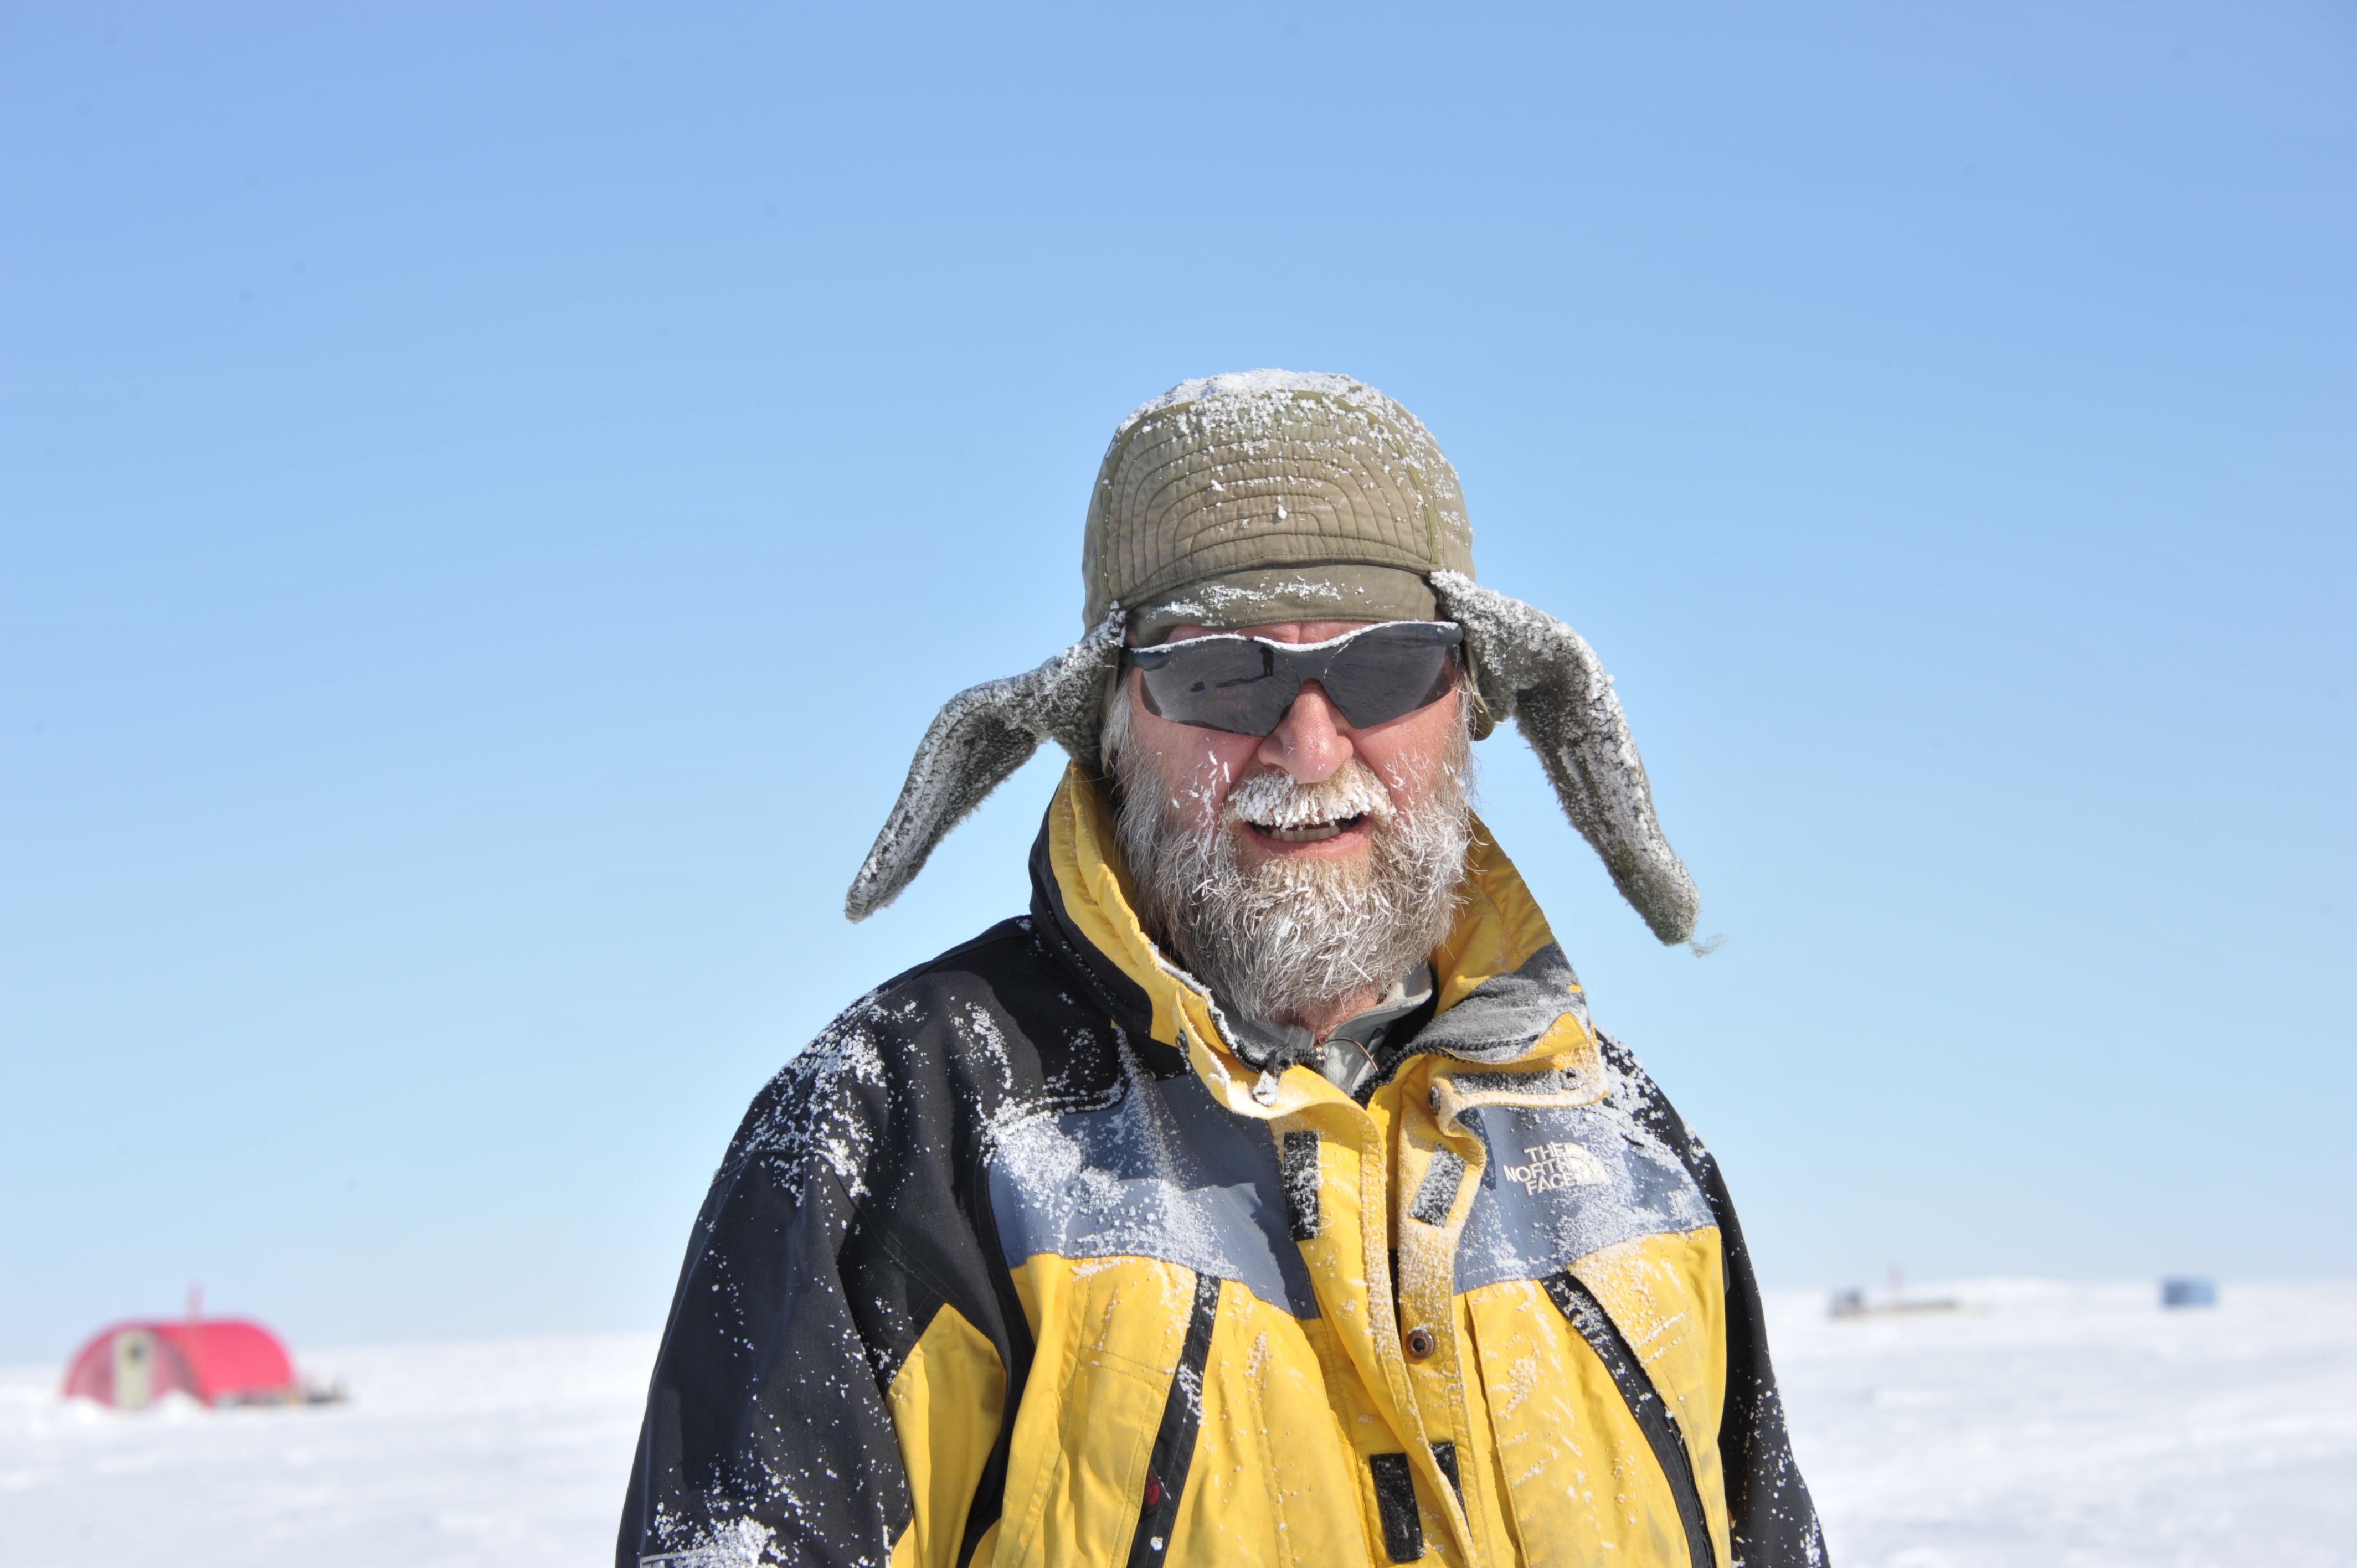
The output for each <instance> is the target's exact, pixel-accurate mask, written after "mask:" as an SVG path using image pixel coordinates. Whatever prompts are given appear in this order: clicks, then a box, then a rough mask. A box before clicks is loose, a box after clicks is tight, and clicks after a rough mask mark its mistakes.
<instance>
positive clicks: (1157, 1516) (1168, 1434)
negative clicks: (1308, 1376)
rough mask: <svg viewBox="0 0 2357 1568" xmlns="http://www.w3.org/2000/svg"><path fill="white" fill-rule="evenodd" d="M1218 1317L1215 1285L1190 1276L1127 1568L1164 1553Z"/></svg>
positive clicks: (1191, 1455) (1190, 1454) (1191, 1457)
mask: <svg viewBox="0 0 2357 1568" xmlns="http://www.w3.org/2000/svg"><path fill="white" fill-rule="evenodd" d="M1219 1316H1220V1282H1219V1281H1218V1280H1217V1279H1215V1278H1213V1277H1212V1276H1211V1275H1210V1274H1198V1275H1196V1276H1195V1310H1194V1311H1193V1312H1192V1313H1191V1314H1189V1316H1188V1318H1187V1339H1186V1342H1185V1343H1184V1344H1183V1345H1181V1346H1180V1347H1179V1366H1178V1368H1177V1369H1176V1370H1174V1371H1173V1372H1172V1373H1171V1374H1170V1397H1169V1398H1168V1400H1167V1401H1165V1402H1164V1403H1163V1406H1162V1424H1161V1426H1160V1427H1158V1428H1157V1429H1156V1431H1155V1434H1154V1452H1153V1455H1151V1456H1150V1457H1149V1458H1148V1459H1147V1460H1146V1485H1145V1487H1143V1488H1142V1489H1141V1490H1140V1493H1139V1497H1138V1506H1137V1533H1136V1534H1135V1535H1134V1536H1132V1537H1131V1538H1130V1541H1129V1568H1157V1564H1159V1563H1161V1562H1162V1560H1163V1558H1164V1557H1165V1556H1166V1555H1167V1554H1168V1552H1169V1549H1170V1527H1171V1526H1172V1525H1174V1524H1176V1523H1177V1522H1178V1520H1179V1494H1180V1493H1182V1492H1184V1491H1185V1490H1186V1489H1187V1472H1188V1470H1189V1468H1191V1467H1192V1466H1193V1464H1194V1461H1195V1438H1196V1435H1197V1434H1198V1433H1199V1432H1200V1429H1201V1427H1202V1424H1203V1364H1204V1363H1205V1362H1207V1361H1209V1360H1210V1359H1211V1326H1212V1325H1213V1324H1214V1323H1215V1322H1217V1321H1218V1319H1219Z"/></svg>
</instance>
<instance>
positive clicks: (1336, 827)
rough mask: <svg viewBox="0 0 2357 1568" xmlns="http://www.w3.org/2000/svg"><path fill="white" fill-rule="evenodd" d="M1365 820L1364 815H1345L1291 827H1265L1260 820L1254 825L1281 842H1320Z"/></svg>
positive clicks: (1267, 835) (1338, 834)
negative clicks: (1340, 818)
mask: <svg viewBox="0 0 2357 1568" xmlns="http://www.w3.org/2000/svg"><path fill="white" fill-rule="evenodd" d="M1364 820H1365V819H1364V818H1362V817H1345V818H1343V819H1342V820H1341V821H1340V822H1303V823H1300V824H1298V825H1297V826H1294V827H1289V828H1275V827H1265V826H1263V825H1262V824H1261V823H1259V822H1254V824H1253V826H1254V828H1256V829H1258V830H1259V831H1260V832H1262V833H1263V834H1264V835H1265V836H1266V837H1269V838H1273V839H1275V841H1276V842H1277V843H1322V842H1323V841H1325V840H1327V839H1330V838H1335V837H1338V836H1340V833H1341V832H1342V831H1343V830H1344V829H1346V828H1350V827H1354V826H1356V825H1357V824H1358V823H1360V822H1362V821H1364Z"/></svg>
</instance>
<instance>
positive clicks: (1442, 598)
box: [844, 371, 1700, 942]
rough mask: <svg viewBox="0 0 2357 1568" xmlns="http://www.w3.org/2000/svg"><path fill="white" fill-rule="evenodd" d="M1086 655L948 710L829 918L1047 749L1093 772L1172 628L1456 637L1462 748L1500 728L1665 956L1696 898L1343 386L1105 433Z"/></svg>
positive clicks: (1534, 617)
mask: <svg viewBox="0 0 2357 1568" xmlns="http://www.w3.org/2000/svg"><path fill="white" fill-rule="evenodd" d="M1082 578H1083V581H1084V584H1085V586H1086V590H1087V602H1086V607H1085V609H1084V611H1083V621H1084V624H1085V625H1086V626H1087V627H1088V632H1087V635H1085V636H1084V637H1082V639H1081V640H1080V641H1078V642H1076V643H1074V644H1073V645H1072V646H1071V647H1070V648H1068V649H1066V650H1064V651H1062V652H1061V653H1059V654H1057V655H1056V656H1055V657H1054V658H1053V659H1050V660H1048V661H1047V662H1046V663H1045V664H1042V665H1040V666H1039V668H1038V669H1037V670H1033V671H1030V672H1028V674H1023V675H1016V676H1011V677H1009V678H1007V679H1006V680H1003V681H989V682H984V683H983V684H982V685H979V686H974V687H970V688H968V689H967V690H965V691H963V692H961V693H958V694H957V695H956V696H954V697H952V698H951V699H950V701H949V703H947V704H946V705H945V706H943V707H942V711H941V713H940V714H938V715H937V716H936V717H935V718H934V720H933V722H932V724H931V725H930V726H929V727H928V728H927V729H926V731H925V737H924V739H923V740H922V741H920V742H919V743H918V746H917V755H916V757H915V758H914V759H913V760H912V761H911V762H910V763H909V777H908V780H907V782H905V783H904V784H902V785H901V787H900V798H899V800H898V801H897V802H895V804H894V805H893V808H892V814H891V816H890V817H888V819H886V821H885V823H884V828H883V831H882V832H879V833H877V835H876V843H875V845H874V847H872V848H871V849H869V850H868V852H867V858H866V862H864V863H863V864H862V865H861V866H860V868H859V875H857V876H856V877H854V878H853V879H852V884H851V890H850V893H849V894H848V896H847V897H845V900H844V913H845V915H846V916H848V917H849V918H852V919H854V920H861V919H865V918H867V917H868V916H869V915H872V914H874V913H875V912H876V911H877V910H878V909H880V908H884V906H886V905H887V904H889V903H890V902H891V901H892V900H893V899H894V898H897V897H899V895H900V891H901V889H902V888H904V887H906V886H908V885H909V883H910V882H911V881H913V880H914V879H915V878H916V875H917V873H918V872H919V871H920V870H922V869H923V867H924V864H925V861H926V860H927V859H928V858H929V857H930V856H931V854H932V852H933V849H934V847H935V846H936V845H938V844H939V843H941V841H942V839H943V838H944V837H945V836H947V835H948V833H949V832H950V830H951V829H952V828H953V827H955V826H956V825H957V824H958V823H959V822H963V821H964V820H965V818H966V817H967V816H968V815H969V814H971V813H972V812H973V811H974V808H975V807H977V806H979V805H981V804H982V802H983V800H984V799H985V797H987V796H988V795H989V794H990V792H991V791H992V790H993V789H996V788H997V787H998V786H999V784H1000V783H1001V782H1003V781H1004V780H1005V779H1006V778H1007V776H1008V775H1010V774H1012V773H1013V772H1014V771H1015V770H1016V769H1017V768H1020V767H1022V766H1023V764H1024V763H1025V762H1027V761H1028V760H1029V759H1030V757H1031V754H1032V753H1033V752H1034V751H1036V750H1038V749H1039V743H1040V742H1041V741H1043V740H1052V741H1055V742H1056V743H1057V744H1059V745H1060V746H1063V747H1064V749H1065V750H1066V751H1067V752H1069V753H1070V754H1071V757H1072V759H1073V760H1074V761H1076V762H1078V763H1080V764H1081V765H1082V767H1083V768H1089V769H1090V770H1092V771H1096V770H1099V769H1100V768H1102V766H1103V759H1102V757H1100V755H1099V748H1100V742H1101V738H1102V735H1103V720H1104V713H1105V706H1106V703H1107V701H1108V700H1109V699H1110V698H1111V697H1112V696H1113V695H1114V693H1117V692H1118V690H1119V687H1118V684H1117V682H1118V675H1119V671H1120V661H1121V650H1122V645H1123V644H1124V643H1125V641H1130V640H1136V641H1151V640H1154V639H1158V638H1159V637H1160V636H1161V635H1162V634H1164V633H1167V632H1168V630H1169V629H1170V628H1172V627H1174V626H1178V625H1181V624H1184V623H1187V622H1193V623H1195V624H1197V625H1201V626H1210V627H1223V628H1226V627H1243V626H1259V625H1269V624H1273V623H1275V622H1280V621H1287V620H1403V619H1407V620H1424V619H1434V618H1438V619H1447V620H1454V621H1456V622H1457V623H1458V624H1459V625H1460V626H1462V627H1463V628H1465V650H1466V652H1467V654H1468V656H1469V662H1470V664H1471V666H1472V673H1473V679H1474V685H1475V691H1476V694H1477V695H1478V697H1479V698H1480V703H1479V707H1480V709H1482V710H1486V711H1485V712H1481V713H1480V714H1477V724H1476V735H1477V738H1478V736H1481V735H1486V734H1487V733H1488V731H1489V727H1490V725H1491V724H1492V723H1494V722H1497V721H1502V720H1504V719H1507V718H1512V719H1513V720H1514V722H1515V725H1516V726H1517V727H1518V728H1520V729H1521V730H1522V732H1523V738H1525V739H1526V740H1528V741H1529V742H1530V743H1531V746H1532V748H1533V749H1534V750H1535V751H1536V752H1537V753H1538V754H1539V761H1540V764H1541V766H1542V767H1544V768H1545V770H1546V775H1547V779H1548V781H1549V782H1550V783H1552V784H1553V785H1554V786H1555V797H1556V799H1557V800H1560V801H1561V802H1562V804H1563V809H1564V813H1565V815H1566V816H1567V817H1569V818H1570V819H1571V822H1572V825H1573V826H1574V827H1576V828H1577V829H1578V830H1579V832H1580V835H1581V836H1582V837H1584V838H1586V839H1587V842H1588V843H1589V844H1590V845H1591V846H1592V847H1593V848H1594V849H1595V850H1596V853H1597V854H1598V856H1599V857H1600V858H1601V859H1602V860H1603V862H1604V865H1605V869H1606V870H1607V871H1609V873H1610V874H1611V876H1612V881H1613V885H1614V886H1617V887H1618V888H1619V889H1620V893H1621V896H1622V897H1625V898H1627V899H1628V900H1629V902H1630V904H1631V905H1632V906H1633V907H1634V908H1636V910H1637V912H1638V913H1639V914H1640V915H1641V916H1643V917H1644V919H1645V923H1646V924H1647V925H1648V926H1650V927H1651V928H1652V931H1653V934H1654V935H1655V936H1657V937H1659V938H1660V939H1661V940H1663V941H1664V942H1679V941H1684V940H1686V939H1687V938H1688V937H1690V936H1691V935H1692V934H1693V931H1694V924H1695V915H1696V914H1697V913H1698V910H1699V902H1700V901H1699V897H1698V895H1697V894H1696V893H1695V885H1694V880H1693V878H1692V877H1690V876H1688V875H1686V868H1685V866H1684V865H1683V864H1682V863H1681V862H1680V861H1679V859H1678V857H1677V854H1676V852H1675V851H1674V850H1672V849H1671V848H1670V844H1669V841H1668V840H1667V839H1665V838H1664V837H1663V835H1662V828H1661V823H1660V822H1658V821H1656V820H1655V818H1654V815H1653V796H1652V787H1651V785H1650V784H1649V783H1648V782H1647V780H1646V778H1645V765H1644V763H1643V761H1642V760H1641V758H1640V757H1638V755H1637V746H1636V742H1635V741H1634V740H1633V739H1632V738H1631V736H1630V734H1629V723H1628V719H1627V717H1626V716H1625V715H1624V714H1622V713H1621V711H1620V698H1619V697H1618V696H1617V695H1615V694H1614V693H1613V690H1612V680H1611V677H1610V676H1609V675H1607V674H1605V672H1604V667H1603V665H1602V664H1601V663H1600V662H1598V660H1597V657H1596V653H1595V650H1592V649H1590V648H1589V647H1588V646H1587V641H1586V640H1585V639H1582V638H1581V637H1580V635H1579V634H1578V633H1577V632H1576V631H1574V630H1572V629H1571V628H1569V627H1567V626H1566V625H1564V624H1563V623H1562V622H1561V621H1558V620H1556V619H1555V618H1552V617H1550V616H1547V615H1545V614H1544V613H1542V612H1541V611H1539V610H1536V609H1534V608H1533V607H1530V606H1529V605H1526V604H1523V602H1522V601H1521V600H1519V599H1512V598H1508V597H1507V596H1504V595H1503V594H1500V593H1497V592H1496V591H1494V590H1492V589H1490V588H1485V587H1482V586H1480V585H1479V584H1477V583H1475V582H1474V580H1473V531H1472V529H1471V527H1470V526H1469V524H1468V522H1467V521H1466V517H1465V499H1464V496H1463V493H1462V492H1461V491H1460V490H1459V489H1458V483H1457V473H1456V470H1455V469H1453V468H1451V467H1449V466H1448V459H1447V458H1445V457H1443V456H1441V455H1440V448H1439V446H1437V444H1436V443H1435V442H1434V441H1433V439H1432V436H1431V435H1430V434H1428V433H1427V432H1426V430H1425V428H1424V426H1423V425H1422V424H1418V423H1417V422H1416V419H1415V415H1414V414H1411V413H1408V411H1407V410H1406V409H1405V408H1402V407H1401V406H1400V405H1399V404H1398V403H1394V402H1393V401H1392V400H1391V399H1389V398H1387V397H1385V396H1384V395H1383V393H1381V392H1377V391H1375V390H1374V388H1372V387H1370V386H1367V385H1366V384H1364V383H1363V382H1361V381H1352V380H1351V379H1350V378H1349V377H1347V376H1329V375H1303V374H1298V373H1296V372H1292V371H1246V372H1244V373H1243V374H1236V375H1224V376H1212V377H1210V378H1208V379H1207V380H1203V381H1182V382H1180V383H1179V385H1178V386H1175V387H1173V388H1171V389H1170V391H1168V392H1165V393H1163V394H1162V395H1161V396H1160V397H1158V398H1156V399H1155V400H1154V401H1153V402H1151V403H1146V404H1145V405H1143V406H1142V407H1140V408H1138V409H1136V410H1135V412H1133V413H1131V414H1130V415H1129V417H1128V418H1127V419H1125V420H1124V421H1122V424H1121V427H1120V428H1119V429H1118V430H1117V431H1115V432H1114V438H1113V445H1112V446H1110V447H1109V448H1107V450H1106V452H1105V456H1104V462H1103V465H1102V466H1101V467H1100V468H1099V470H1098V473H1097V484H1096V489H1095V490H1094V491H1093V492H1092V494H1091V496H1090V499H1089V513H1088V522H1087V526H1086V529H1085V532H1084V534H1083V539H1082Z"/></svg>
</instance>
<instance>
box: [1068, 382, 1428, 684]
mask: <svg viewBox="0 0 2357 1568" xmlns="http://www.w3.org/2000/svg"><path fill="white" fill-rule="evenodd" d="M1437 571H1452V572H1461V573H1463V574H1465V575H1467V576H1471V575H1473V530H1472V529H1471V527H1470V526H1469V525H1468V524H1467V522H1466V521H1465V497H1464V493H1463V491H1462V490H1460V489H1458V483H1457V470H1456V469H1454V468H1452V467H1449V466H1448V458H1446V457H1444V456H1441V455H1440V447H1439V446H1438V445H1437V443H1436V442H1434V440H1433V439H1432V436H1431V435H1430V434H1429V433H1428V432H1426V429H1425V428H1424V426H1423V425H1422V424H1418V423H1417V422H1416V418H1415V415H1414V414H1412V413H1409V412H1408V411H1407V410H1406V409H1405V408H1402V407H1401V406H1400V405H1399V404H1398V403H1394V402H1393V401H1392V400H1391V399H1390V398H1387V397H1385V396H1384V395H1383V393H1381V392H1377V391H1376V390H1375V389H1374V388H1372V387H1371V386H1368V385H1366V384H1365V383H1364V382H1361V381H1352V380H1351V378H1349V377H1348V376H1329V375H1316V374H1308V375H1305V374H1301V373H1298V372H1296V371H1245V372H1243V373H1242V374H1237V375H1224V376H1212V377H1210V378H1208V379H1206V380H1203V381H1181V382H1180V383H1179V385H1177V386H1175V387H1173V388H1171V389H1170V390H1169V391H1168V392H1164V393H1163V394H1162V395H1161V396H1160V397H1157V398H1156V399H1155V400H1154V401H1153V402H1151V403H1146V404H1144V405H1142V406H1140V407H1139V408H1137V409H1136V410H1135V411H1134V412H1132V413H1131V414H1130V416H1129V417H1128V418H1127V419H1125V420H1123V421H1122V423H1121V428H1120V429H1119V430H1117V431H1115V432H1114V438H1113V443H1112V445H1111V446H1107V447H1106V448H1105V455H1104V462H1103V465H1102V466H1101V467H1099V468H1098V470H1097V482H1096V489H1094V490H1093V491H1092V493H1091V495H1090V497H1089V515H1088V524H1087V527H1086V529H1085V530H1084V532H1083V534H1082V545H1081V578H1082V584H1083V585H1084V586H1085V588H1086V590H1087V595H1088V597H1087V602H1086V605H1085V607H1083V609H1082V615H1081V624H1082V626H1084V627H1092V626H1094V625H1096V624H1097V623H1098V622H1099V621H1101V620H1103V618H1105V615H1106V613H1107V612H1108V611H1109V610H1110V609H1112V607H1114V605H1116V604H1119V605H1121V606H1123V607H1125V609H1127V610H1128V612H1129V634H1130V638H1131V639H1132V640H1133V641H1138V642H1149V641H1158V640H1160V639H1161V637H1162V635H1163V634H1165V633H1167V632H1168V630H1169V629H1170V628H1172V627H1174V626H1178V625H1180V624H1183V623H1187V622H1192V623H1194V624H1196V625H1199V626H1209V627H1241V626H1266V625H1270V624H1272V623H1274V622H1277V621H1288V620H1429V619H1431V618H1432V615H1433V611H1434V609H1435V607H1436V606H1435V601H1434V598H1433V593H1432V586H1431V583H1430V580H1429V579H1430V577H1431V575H1432V574H1433V573H1434V572H1437Z"/></svg>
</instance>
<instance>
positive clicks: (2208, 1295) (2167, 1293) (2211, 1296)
mask: <svg viewBox="0 0 2357 1568" xmlns="http://www.w3.org/2000/svg"><path fill="white" fill-rule="evenodd" d="M2160 1305H2163V1306H2215V1305H2218V1282H2217V1281H2215V1280H2196V1279H2182V1280H2163V1281H2161V1282H2160Z"/></svg>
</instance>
